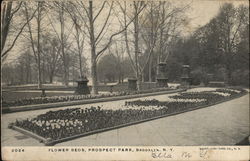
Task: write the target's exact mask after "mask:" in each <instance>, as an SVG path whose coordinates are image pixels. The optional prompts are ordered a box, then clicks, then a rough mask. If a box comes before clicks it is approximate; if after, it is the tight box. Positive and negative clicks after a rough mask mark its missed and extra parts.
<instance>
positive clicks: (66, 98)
mask: <svg viewBox="0 0 250 161" xmlns="http://www.w3.org/2000/svg"><path fill="white" fill-rule="evenodd" d="M168 90H172V89H169V88H155V89H150V90H143V91H122V92H117V93H105V94H98V95H90V94H89V95H68V96H52V97H34V98H26V99H18V100H15V101H8V102H7V101H4V100H3V101H2V107H13V106H24V105H35V104H46V103H56V102H68V101H78V100H85V99H98V98H106V97H116V96H125V95H135V94H142V93H152V92H160V91H168Z"/></svg>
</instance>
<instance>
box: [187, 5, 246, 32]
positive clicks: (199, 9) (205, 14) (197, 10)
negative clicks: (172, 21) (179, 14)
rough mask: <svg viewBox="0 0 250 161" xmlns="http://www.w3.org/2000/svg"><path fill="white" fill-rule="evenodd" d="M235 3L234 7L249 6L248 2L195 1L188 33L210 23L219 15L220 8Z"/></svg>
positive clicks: (190, 12)
mask: <svg viewBox="0 0 250 161" xmlns="http://www.w3.org/2000/svg"><path fill="white" fill-rule="evenodd" d="M226 2H228V3H233V4H234V6H239V5H241V4H245V5H248V6H249V2H248V0H193V1H191V9H190V10H189V12H188V17H189V18H191V21H190V26H189V27H188V28H189V31H188V32H193V31H194V30H195V29H196V28H198V27H199V26H203V25H205V24H206V23H208V22H209V21H210V20H211V19H212V18H213V17H215V16H216V15H217V14H218V11H219V9H220V6H222V5H223V4H224V3H226Z"/></svg>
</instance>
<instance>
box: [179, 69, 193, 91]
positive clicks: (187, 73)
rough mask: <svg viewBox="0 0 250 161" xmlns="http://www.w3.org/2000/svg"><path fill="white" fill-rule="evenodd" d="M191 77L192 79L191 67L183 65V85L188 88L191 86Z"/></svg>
mask: <svg viewBox="0 0 250 161" xmlns="http://www.w3.org/2000/svg"><path fill="white" fill-rule="evenodd" d="M191 81H192V79H191V77H190V66H189V65H183V66H182V76H181V85H183V86H187V85H190V84H191Z"/></svg>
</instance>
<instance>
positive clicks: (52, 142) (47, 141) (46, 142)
mask: <svg viewBox="0 0 250 161" xmlns="http://www.w3.org/2000/svg"><path fill="white" fill-rule="evenodd" d="M247 93H248V92H247V91H243V92H242V93H240V94H236V95H235V96H232V97H230V98H225V99H223V100H221V101H217V102H214V103H210V104H207V105H202V106H197V107H195V108H191V109H186V110H183V111H177V112H173V113H170V114H165V115H161V116H156V117H151V118H147V119H143V120H139V121H135V122H130V123H125V124H121V125H117V126H113V127H108V128H103V129H97V130H93V131H90V132H86V133H82V134H78V135H74V136H69V137H65V138H62V139H58V140H52V139H50V138H44V137H41V136H39V135H37V134H35V133H33V132H30V131H28V130H25V129H22V128H20V127H17V126H15V125H10V126H9V128H10V129H13V130H16V131H19V132H21V133H23V134H26V135H28V136H30V137H32V138H34V139H37V140H39V141H40V142H42V143H44V145H45V146H53V145H55V144H57V143H61V142H65V141H69V140H73V139H76V138H79V137H83V136H88V135H93V134H96V133H101V132H105V131H109V130H114V129H118V128H122V127H126V126H130V125H135V124H139V123H143V122H147V121H152V120H155V119H159V118H163V117H167V116H174V115H178V114H181V113H185V112H190V111H194V110H198V109H202V108H205V107H209V106H214V105H217V104H220V103H223V102H227V101H230V100H233V99H236V98H239V97H242V96H244V95H246V94H247Z"/></svg>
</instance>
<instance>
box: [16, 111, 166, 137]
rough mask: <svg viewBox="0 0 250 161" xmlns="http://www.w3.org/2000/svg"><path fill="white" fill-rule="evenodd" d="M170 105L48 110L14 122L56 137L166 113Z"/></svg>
mask: <svg viewBox="0 0 250 161" xmlns="http://www.w3.org/2000/svg"><path fill="white" fill-rule="evenodd" d="M166 111H167V108H158V109H150V110H143V109H142V108H141V109H125V110H103V109H101V108H100V107H91V108H90V109H80V108H73V109H66V110H59V111H49V112H47V113H45V114H42V115H39V116H37V117H36V118H33V119H26V120H22V121H19V120H16V122H15V123H14V124H13V125H15V126H17V127H21V128H23V129H25V130H28V131H31V132H33V133H35V134H37V135H39V136H42V137H44V138H51V139H52V140H57V139H61V138H65V137H69V136H73V135H77V134H81V133H86V132H89V131H93V130H97V129H103V128H108V127H113V126H117V125H121V124H125V123H129V122H135V121H139V120H143V119H146V118H151V117H156V116H160V115H164V114H166Z"/></svg>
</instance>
